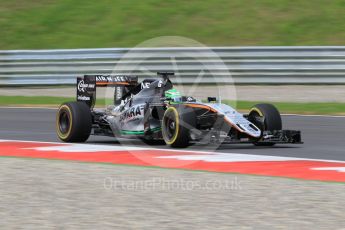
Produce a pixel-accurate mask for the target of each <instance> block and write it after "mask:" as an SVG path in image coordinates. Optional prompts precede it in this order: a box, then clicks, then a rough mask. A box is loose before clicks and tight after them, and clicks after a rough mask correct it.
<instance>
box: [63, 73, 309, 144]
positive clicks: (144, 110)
mask: <svg viewBox="0 0 345 230" xmlns="http://www.w3.org/2000/svg"><path fill="white" fill-rule="evenodd" d="M158 75H159V77H158V78H154V79H145V80H143V81H142V82H141V83H139V82H138V78H137V77H134V76H115V75H85V76H84V77H82V78H78V79H77V101H76V102H67V103H64V104H62V105H61V106H60V108H59V110H58V112H57V116H56V131H57V135H58V137H59V138H60V139H61V140H62V141H65V142H84V141H86V140H87V139H88V138H89V136H90V135H101V136H111V137H116V138H139V139H141V140H143V141H144V142H146V143H155V142H162V140H164V142H165V143H166V144H167V145H169V146H171V147H187V146H188V145H190V144H192V143H196V142H202V143H209V142H215V143H253V144H254V145H265V146H272V145H274V144H276V143H295V144H297V143H302V142H301V133H300V131H296V130H282V120H281V117H280V113H279V112H278V110H277V109H276V108H275V107H274V106H273V105H271V104H258V105H255V106H254V107H253V108H252V109H251V110H250V112H249V114H241V113H239V112H237V111H236V110H234V109H233V108H232V107H231V106H229V105H226V104H222V103H221V102H220V101H219V98H218V99H217V98H215V97H208V98H207V100H208V102H207V103H203V102H201V101H197V100H196V99H194V98H193V97H189V96H183V95H181V94H180V92H178V91H177V90H176V89H175V88H174V87H173V84H172V82H171V81H170V79H169V76H171V75H173V73H168V72H163V73H158ZM97 87H113V88H114V103H113V105H111V106H108V108H106V109H103V110H97V109H95V108H94V105H95V101H96V88H97Z"/></svg>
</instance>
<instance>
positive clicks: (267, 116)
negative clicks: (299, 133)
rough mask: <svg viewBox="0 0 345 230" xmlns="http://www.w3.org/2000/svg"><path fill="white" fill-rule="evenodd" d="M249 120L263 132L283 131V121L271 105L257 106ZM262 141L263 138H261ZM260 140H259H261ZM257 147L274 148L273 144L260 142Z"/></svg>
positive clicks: (254, 107) (256, 143) (256, 142)
mask: <svg viewBox="0 0 345 230" xmlns="http://www.w3.org/2000/svg"><path fill="white" fill-rule="evenodd" d="M248 120H249V121H251V122H252V123H254V124H255V125H256V126H257V127H258V128H260V129H261V130H262V131H274V130H281V129H282V119H281V116H280V113H279V111H278V109H277V108H276V107H275V106H274V105H271V104H257V105H254V106H253V108H252V109H251V110H250V112H249V116H248ZM260 139H261V138H260ZM260 139H259V140H260ZM259 140H257V141H255V142H254V143H253V144H254V145H256V146H273V145H275V143H273V142H258V141H259Z"/></svg>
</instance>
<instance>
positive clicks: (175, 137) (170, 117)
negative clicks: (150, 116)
mask: <svg viewBox="0 0 345 230" xmlns="http://www.w3.org/2000/svg"><path fill="white" fill-rule="evenodd" d="M195 126H196V115H195V112H194V110H193V109H192V108H189V107H186V106H183V105H177V106H171V107H169V108H167V110H166V111H165V112H164V115H163V119H162V136H163V139H164V142H165V143H166V144H167V145H168V146H171V147H173V148H185V147H188V146H189V145H190V140H191V138H190V129H192V128H194V127H195Z"/></svg>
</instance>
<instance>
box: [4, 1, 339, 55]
mask: <svg viewBox="0 0 345 230" xmlns="http://www.w3.org/2000/svg"><path fill="white" fill-rule="evenodd" d="M344 10H345V2H344V1H343V0H334V1H326V0H313V1H306V0H295V1H290V0H261V1H253V0H231V1H228V0H212V1H198V0H189V1H184V0H171V1H165V0H145V1H141V0H130V1H129V0H98V1H83V0H44V1H43V0H30V1H27V0H14V1H8V0H0V15H1V17H0V28H1V39H0V49H40V48H98V47H132V46H135V45H137V44H138V43H140V42H142V41H145V40H147V39H150V38H154V37H158V36H167V35H168V36H171V35H173V36H185V37H189V38H192V39H195V40H197V41H199V42H201V43H204V44H206V45H210V46H225V45H236V46H238V45H344V43H345V30H344V28H343V25H344V24H345V14H344Z"/></svg>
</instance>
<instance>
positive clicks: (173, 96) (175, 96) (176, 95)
mask: <svg viewBox="0 0 345 230" xmlns="http://www.w3.org/2000/svg"><path fill="white" fill-rule="evenodd" d="M165 97H166V98H167V99H169V100H171V101H172V102H180V101H181V93H180V92H179V91H177V90H176V89H169V90H167V91H165Z"/></svg>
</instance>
